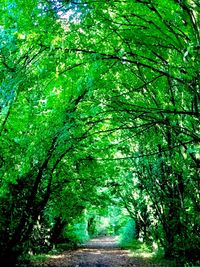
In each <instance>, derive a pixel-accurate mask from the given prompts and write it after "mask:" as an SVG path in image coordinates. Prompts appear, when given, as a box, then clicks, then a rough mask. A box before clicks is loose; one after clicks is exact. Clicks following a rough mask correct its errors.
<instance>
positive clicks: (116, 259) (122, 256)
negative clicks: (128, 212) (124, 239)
mask: <svg viewBox="0 0 200 267" xmlns="http://www.w3.org/2000/svg"><path fill="white" fill-rule="evenodd" d="M34 266H42V267H122V266H123V267H142V266H143V267H152V266H154V267H158V266H160V265H155V264H154V265H153V264H150V263H148V262H147V261H145V260H143V259H139V258H136V257H131V256H130V251H128V250H124V249H120V248H119V247H118V245H117V238H116V237H99V238H94V239H92V240H90V241H89V242H87V243H86V244H84V245H82V246H81V247H80V248H79V249H77V250H74V251H65V252H63V253H62V254H60V255H54V256H50V257H49V259H48V260H47V261H45V262H44V263H42V264H40V265H34Z"/></svg>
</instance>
